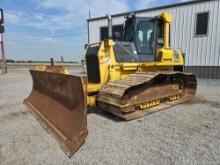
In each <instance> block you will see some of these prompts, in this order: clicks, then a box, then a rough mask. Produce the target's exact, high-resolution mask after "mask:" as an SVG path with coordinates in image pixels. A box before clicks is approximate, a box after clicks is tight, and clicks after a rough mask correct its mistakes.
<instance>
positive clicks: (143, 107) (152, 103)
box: [139, 100, 160, 110]
mask: <svg viewBox="0 0 220 165" xmlns="http://www.w3.org/2000/svg"><path fill="white" fill-rule="evenodd" d="M159 104H160V100H154V101H151V102H148V103H145V104H141V105H139V109H141V110H143V109H147V108H151V107H154V106H156V105H159Z"/></svg>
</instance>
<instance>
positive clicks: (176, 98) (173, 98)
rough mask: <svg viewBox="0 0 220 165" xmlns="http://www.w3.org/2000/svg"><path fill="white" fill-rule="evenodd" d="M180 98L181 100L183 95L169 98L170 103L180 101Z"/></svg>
mask: <svg viewBox="0 0 220 165" xmlns="http://www.w3.org/2000/svg"><path fill="white" fill-rule="evenodd" d="M180 98H181V95H175V96H171V97H169V100H170V101H175V100H178V99H180Z"/></svg>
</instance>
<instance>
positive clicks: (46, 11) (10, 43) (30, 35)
mask: <svg viewBox="0 0 220 165" xmlns="http://www.w3.org/2000/svg"><path fill="white" fill-rule="evenodd" d="M183 1H186V0H0V8H3V9H4V15H5V33H4V43H5V52H6V58H7V59H15V60H39V61H41V60H49V59H50V58H51V57H53V58H54V59H55V60H60V56H63V57H64V60H66V61H67V60H68V61H80V60H81V58H82V57H83V54H84V44H86V43H87V35H88V34H87V19H88V15H89V14H88V13H89V10H90V11H91V17H92V18H94V17H99V16H104V15H106V14H107V13H108V14H116V13H122V12H127V11H132V10H139V9H146V8H151V7H155V6H162V5H167V4H172V3H179V2H183Z"/></svg>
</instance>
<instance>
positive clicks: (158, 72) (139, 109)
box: [24, 13, 197, 156]
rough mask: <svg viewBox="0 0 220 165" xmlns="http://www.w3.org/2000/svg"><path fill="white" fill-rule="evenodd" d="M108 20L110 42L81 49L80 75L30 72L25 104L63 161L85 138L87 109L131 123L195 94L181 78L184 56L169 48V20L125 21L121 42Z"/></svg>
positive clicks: (191, 79) (190, 79)
mask: <svg viewBox="0 0 220 165" xmlns="http://www.w3.org/2000/svg"><path fill="white" fill-rule="evenodd" d="M108 20H109V39H106V40H104V41H102V42H100V43H96V44H89V45H87V47H86V50H85V62H86V72H85V73H76V74H69V73H68V71H67V70H66V69H64V68H63V67H61V66H41V67H37V68H36V69H34V70H30V73H31V75H32V79H33V90H32V92H31V94H30V96H29V97H28V98H27V99H25V101H24V103H25V104H26V105H28V107H29V109H30V110H31V111H32V112H33V113H34V115H35V116H36V117H37V118H38V119H39V120H40V121H41V123H42V125H43V126H44V127H45V128H46V129H47V130H48V131H49V132H51V133H53V134H54V135H55V137H56V138H57V139H58V141H59V142H60V145H61V147H62V149H63V150H64V152H65V153H66V154H67V155H68V156H71V155H72V154H73V153H74V152H76V151H77V149H78V148H79V147H80V145H81V144H82V143H83V142H84V140H85V138H86V136H87V132H88V131H87V123H86V121H87V119H86V116H87V106H99V107H101V108H102V109H103V110H105V111H108V112H111V113H113V114H114V115H116V116H118V117H120V118H122V119H124V120H132V119H136V118H139V117H142V116H145V115H147V114H150V113H153V112H156V111H159V110H162V109H165V108H168V107H170V106H173V105H176V104H179V103H182V102H185V101H188V100H190V99H191V98H192V97H193V96H194V95H195V93H196V87H197V80H196V77H195V75H193V74H191V73H183V72H181V71H182V67H183V65H184V56H183V53H182V52H181V51H180V50H174V49H171V48H170V44H169V40H170V39H169V33H170V28H169V27H170V23H171V20H172V16H171V15H170V14H168V13H162V14H161V15H160V16H158V17H155V18H145V17H136V16H131V17H128V18H127V20H126V21H125V26H124V35H123V40H122V41H118V40H117V37H115V36H114V35H112V29H111V18H110V17H109V19H108ZM112 38H114V41H113V39H112Z"/></svg>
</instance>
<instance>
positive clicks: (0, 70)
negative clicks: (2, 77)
mask: <svg viewBox="0 0 220 165" xmlns="http://www.w3.org/2000/svg"><path fill="white" fill-rule="evenodd" d="M3 24H4V14H3V9H0V46H1V61H0V74H5V73H7V66H6V59H5V47H4V39H3V33H4V32H5V29H4V25H3Z"/></svg>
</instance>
